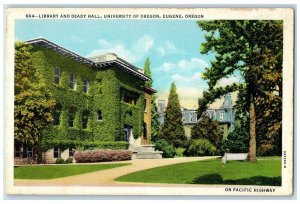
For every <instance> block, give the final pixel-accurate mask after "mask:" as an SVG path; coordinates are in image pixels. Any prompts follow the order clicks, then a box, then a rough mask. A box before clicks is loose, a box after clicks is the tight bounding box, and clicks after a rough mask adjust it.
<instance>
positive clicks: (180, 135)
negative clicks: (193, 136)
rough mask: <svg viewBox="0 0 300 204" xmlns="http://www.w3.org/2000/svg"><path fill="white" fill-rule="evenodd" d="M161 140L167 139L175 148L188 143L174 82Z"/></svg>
mask: <svg viewBox="0 0 300 204" xmlns="http://www.w3.org/2000/svg"><path fill="white" fill-rule="evenodd" d="M159 138H161V139H165V140H166V141H167V142H169V143H170V144H172V145H173V146H174V147H182V146H183V145H184V143H185V141H186V137H185V135H184V128H183V123H182V114H181V110H180V104H179V98H178V94H177V90H176V85H175V83H174V82H173V83H172V85H171V89H170V94H169V98H168V105H167V108H166V116H165V121H164V124H163V125H162V129H161V131H160V135H159Z"/></svg>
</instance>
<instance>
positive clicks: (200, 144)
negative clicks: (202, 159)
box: [187, 139, 217, 156]
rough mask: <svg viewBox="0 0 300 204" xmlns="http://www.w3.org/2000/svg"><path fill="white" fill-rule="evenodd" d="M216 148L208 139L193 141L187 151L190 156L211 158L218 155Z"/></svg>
mask: <svg viewBox="0 0 300 204" xmlns="http://www.w3.org/2000/svg"><path fill="white" fill-rule="evenodd" d="M216 151H217V149H216V147H215V146H213V145H212V144H211V142H210V141H209V140H207V139H197V140H192V142H191V145H190V146H189V148H188V149H187V154H188V155H189V156H211V155H215V154H216Z"/></svg>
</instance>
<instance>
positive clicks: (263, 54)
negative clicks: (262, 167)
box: [198, 20, 283, 162]
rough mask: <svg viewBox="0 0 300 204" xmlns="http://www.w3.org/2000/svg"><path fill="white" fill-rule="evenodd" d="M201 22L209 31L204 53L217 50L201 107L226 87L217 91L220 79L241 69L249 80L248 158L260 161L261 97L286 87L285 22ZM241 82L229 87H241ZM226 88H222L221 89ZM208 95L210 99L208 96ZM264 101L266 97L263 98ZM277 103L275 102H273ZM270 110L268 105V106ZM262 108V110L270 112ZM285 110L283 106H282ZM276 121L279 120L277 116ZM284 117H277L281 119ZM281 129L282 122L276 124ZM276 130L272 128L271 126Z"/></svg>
mask: <svg viewBox="0 0 300 204" xmlns="http://www.w3.org/2000/svg"><path fill="white" fill-rule="evenodd" d="M198 25H199V26H200V27H201V28H202V29H203V30H204V31H206V32H207V34H206V35H205V39H206V42H204V43H202V45H201V53H202V54H207V53H209V52H211V51H212V52H215V54H216V55H215V60H213V61H212V62H211V67H210V68H207V69H206V70H205V72H204V74H203V78H204V79H205V80H207V81H208V85H209V91H208V92H207V93H204V98H205V99H203V100H199V106H202V107H199V109H200V111H201V109H202V110H203V109H205V106H206V104H207V102H213V100H214V99H215V97H218V94H215V93H220V92H222V91H223V93H224V89H222V88H219V92H218V91H215V90H216V88H215V87H216V85H217V82H218V81H219V80H220V79H222V78H224V77H228V76H231V75H233V74H234V73H236V72H239V73H240V75H241V76H242V77H243V78H244V80H245V89H246V93H247V95H246V100H245V101H246V104H245V106H246V107H247V110H248V112H249V135H250V140H249V152H248V154H249V156H248V160H249V161H251V162H255V161H256V135H257V134H256V133H257V124H258V120H257V116H258V115H257V114H260V111H258V110H257V108H259V107H258V104H259V100H260V99H262V98H263V97H262V96H264V95H265V94H266V93H268V94H271V95H274V91H276V92H279V94H278V95H279V96H280V92H281V90H282V83H281V80H278V81H276V79H278V78H281V76H280V73H281V69H282V49H283V22H282V21H272V20H262V21H257V20H235V21H233V20H226V21H224V20H214V21H199V22H198ZM270 70H272V71H275V73H276V77H274V76H269V77H270V78H271V79H270V81H272V82H273V83H264V82H263V81H262V80H263V78H265V77H266V78H268V76H267V75H266V73H269V71H270ZM237 88H238V86H237V85H235V84H234V85H233V86H228V87H227V89H233V90H234V89H235V90H236V89H237ZM221 90H222V91H221ZM206 97H207V98H206ZM263 100H264V99H263ZM272 104H273V103H272ZM267 109H268V108H267ZM267 109H264V108H263V109H262V110H261V113H263V112H264V113H266V112H268V110H267ZM278 112H281V107H278ZM275 120H276V119H275ZM278 120H280V119H277V121H278ZM272 127H273V128H275V129H276V130H279V129H280V128H281V124H278V123H277V122H276V123H274V125H272ZM271 129H272V128H271Z"/></svg>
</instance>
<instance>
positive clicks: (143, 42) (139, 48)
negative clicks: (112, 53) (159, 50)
mask: <svg viewBox="0 0 300 204" xmlns="http://www.w3.org/2000/svg"><path fill="white" fill-rule="evenodd" d="M152 46H153V38H152V37H150V36H149V35H145V36H143V37H141V38H139V39H138V40H137V41H136V42H135V43H134V44H133V49H134V50H135V51H136V52H142V53H146V52H148V50H149V49H150V48H151V47H152Z"/></svg>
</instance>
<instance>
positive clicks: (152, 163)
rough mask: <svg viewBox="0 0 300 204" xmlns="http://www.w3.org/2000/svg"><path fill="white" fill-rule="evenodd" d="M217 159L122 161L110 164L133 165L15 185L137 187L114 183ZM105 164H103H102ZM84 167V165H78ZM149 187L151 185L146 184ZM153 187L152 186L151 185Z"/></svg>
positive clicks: (18, 180)
mask: <svg viewBox="0 0 300 204" xmlns="http://www.w3.org/2000/svg"><path fill="white" fill-rule="evenodd" d="M211 158H216V157H181V158H172V159H137V160H132V161H122V162H109V164H111V163H131V165H128V166H122V167H116V168H113V169H107V170H103V171H96V172H91V173H86V174H80V175H75V176H69V177H63V178H57V179H50V180H26V179H15V180H14V184H15V185H21V186H23V185H25V186H28V185H29V186H37V185H41V186H57V185H59V186H61V185H65V186H78V185H80V186H124V185H125V186H128V185H137V183H123V182H116V181H114V179H115V178H118V177H120V176H123V175H126V174H129V173H133V172H136V171H141V170H145V169H150V168H154V167H159V166H165V165H170V164H177V163H184V162H192V161H200V160H206V159H211ZM102 164H103V163H102ZM78 165H84V164H78ZM144 185H149V184H144ZM150 185H151V184H150Z"/></svg>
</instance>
